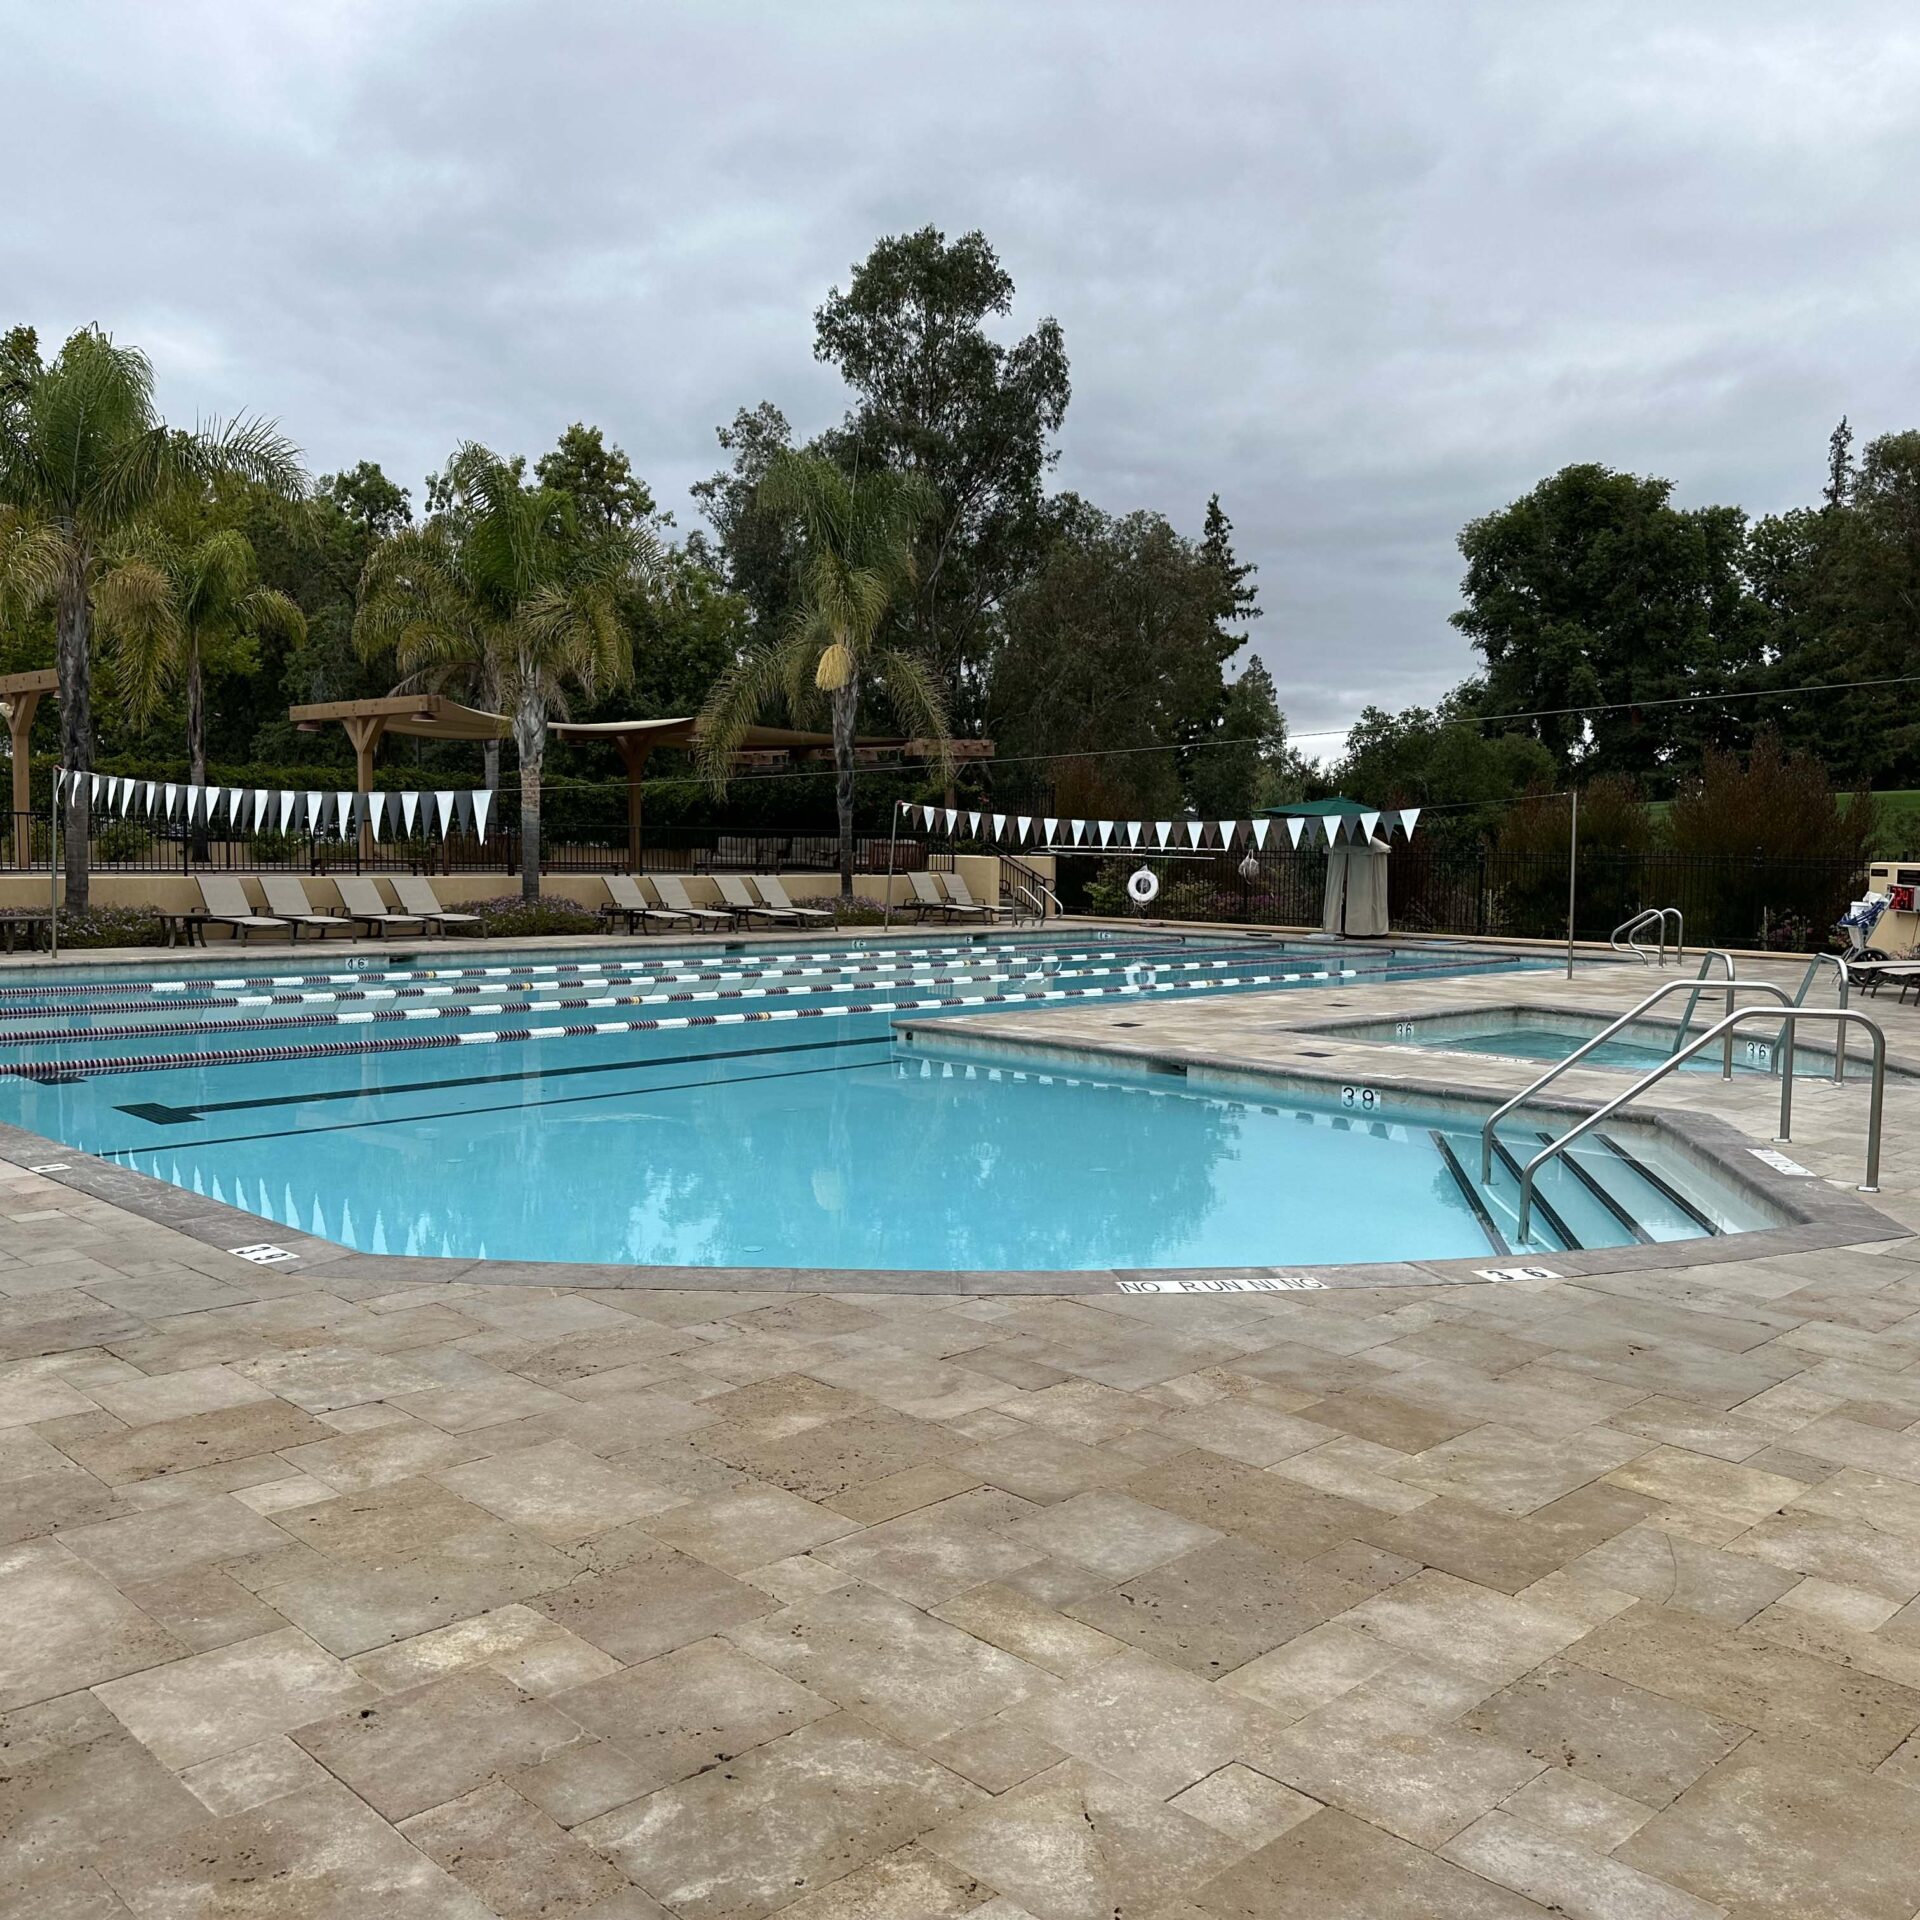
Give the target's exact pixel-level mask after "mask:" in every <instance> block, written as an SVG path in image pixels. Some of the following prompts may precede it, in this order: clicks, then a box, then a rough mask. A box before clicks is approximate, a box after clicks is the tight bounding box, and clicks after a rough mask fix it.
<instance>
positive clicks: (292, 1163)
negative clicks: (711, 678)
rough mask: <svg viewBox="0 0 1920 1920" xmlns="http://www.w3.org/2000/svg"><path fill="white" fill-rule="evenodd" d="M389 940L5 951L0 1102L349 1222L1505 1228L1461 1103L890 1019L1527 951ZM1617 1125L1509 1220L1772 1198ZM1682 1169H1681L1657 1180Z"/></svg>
mask: <svg viewBox="0 0 1920 1920" xmlns="http://www.w3.org/2000/svg"><path fill="white" fill-rule="evenodd" d="M377 959H378V960H379V961H380V962H381V963H382V964H378V965H376V966H375V967H374V968H372V969H367V970H363V969H351V970H349V969H345V968H342V967H341V966H340V965H339V962H338V960H337V959H336V958H335V957H334V956H328V955H325V954H316V956H315V958H314V961H313V964H312V968H311V970H310V971H300V972H295V971H292V970H290V969H287V968H286V966H285V963H283V962H282V963H275V967H274V970H272V971H269V970H268V969H267V968H266V967H264V966H260V965H258V964H254V965H251V966H250V965H249V964H248V962H247V961H246V958H245V956H244V955H238V954H236V955H234V956H232V957H226V956H222V957H220V958H216V959H210V960H207V961H196V963H195V964H194V965H193V966H192V967H191V968H190V969H186V970H183V971H181V972H180V973H179V974H177V975H175V976H172V977H170V978H169V979H166V980H162V981H149V982H144V983H142V982H137V981H135V980H133V979H130V978H128V977H127V976H125V975H124V974H116V975H112V976H108V975H104V974H103V975H100V976H97V977H94V978H85V977H82V978H75V977H74V976H73V975H72V974H71V973H69V972H66V971H64V970H63V971H62V972H60V973H59V974H57V975H54V974H52V973H50V972H49V971H48V970H44V969H43V970H41V971H40V972H39V973H38V974H37V975H35V976H34V977H32V978H27V979H22V978H20V977H19V976H17V975H9V976H7V979H6V983H5V984H4V986H0V1113H3V1114H4V1115H5V1117H6V1118H8V1119H11V1120H13V1121H14V1122H16V1123H17V1124H19V1125H21V1126H23V1127H26V1128H29V1129H31V1130H32V1131H34V1132H36V1133H40V1134H43V1135H46V1136H48V1137H51V1138H53V1139H57V1140H60V1141H62V1142H64V1143H66V1144H68V1145H69V1146H71V1147H74V1148H77V1149H80V1150H83V1151H86V1152H88V1153H92V1154H96V1155H98V1156H100V1157H101V1158H103V1159H106V1160H109V1161H111V1162H114V1163H116V1164H119V1165H123V1166H126V1167H130V1168H134V1169H137V1170H138V1171H140V1172H142V1173H146V1174H149V1175H152V1176H154V1177H157V1178H159V1179H161V1180H164V1181H167V1182H169V1183H171V1184H172V1185H174V1186H176V1187H180V1188H183V1189H185V1190H187V1191H190V1192H193V1193H197V1194H204V1195H206V1196H207V1197H208V1198H210V1199H214V1200H218V1201H221V1202H222V1203H224V1204H228V1205H233V1206H237V1207H241V1208H244V1209H246V1210H248V1211H250V1212H253V1213H256V1214H258V1215H260V1216H262V1217H263V1218H265V1219H267V1220H270V1221H273V1222H276V1223H279V1224H281V1225H283V1226H286V1227H290V1228H297V1229H299V1230H301V1231H304V1232H308V1233H312V1234H315V1235H317V1236H319V1237H321V1238H323V1239H327V1240H332V1241H335V1242H338V1243H340V1244H342V1245H345V1246H349V1247H353V1248H356V1249H358V1250H361V1251H364V1252H370V1253H387V1254H411V1255H443V1256H455V1257H470V1258H489V1259H495V1260H531V1261H577V1262H592V1263H616V1264H627V1265H665V1266H677V1267H713V1268H726V1267H734V1268H738V1267H749V1268H782V1267H786V1268H793V1267H809V1268H831V1267H838V1268H846V1269H854V1270H867V1271H872V1270H880V1269H894V1268H899V1269H926V1270H935V1271H946V1272H955V1271H968V1270H978V1269H1049V1270H1068V1269H1072V1270H1086V1269H1089V1268H1104V1267H1118V1268H1142V1269H1145V1268H1154V1267H1197V1266H1273V1265H1276V1264H1282V1265H1284V1264H1290V1263H1295V1262H1316V1263H1317V1262H1322V1261H1362V1260H1396V1259H1408V1258H1439V1257H1445V1256H1449V1255H1454V1254H1475V1253H1487V1252H1489V1251H1497V1250H1500V1249H1502V1248H1503V1247H1505V1246H1506V1245H1508V1244H1510V1243H1511V1240H1512V1236H1511V1234H1510V1232H1508V1233H1505V1234H1504V1235H1503V1231H1502V1227H1501V1221H1502V1220H1503V1219H1505V1220H1507V1221H1508V1223H1509V1225H1510V1216H1511V1204H1510V1201H1511V1196H1510V1194H1508V1193H1506V1192H1505V1191H1504V1190H1503V1187H1502V1181H1503V1178H1504V1169H1503V1168H1502V1169H1496V1174H1495V1179H1494V1181H1493V1183H1492V1185H1491V1186H1490V1187H1489V1188H1488V1189H1485V1190H1482V1189H1479V1188H1478V1187H1477V1185H1476V1184H1475V1183H1473V1182H1471V1181H1469V1180H1467V1179H1466V1178H1464V1176H1463V1174H1462V1172H1461V1169H1463V1168H1471V1167H1473V1166H1474V1165H1475V1164H1476V1161H1477V1149H1474V1150H1471V1151H1470V1150H1469V1143H1470V1141H1471V1140H1472V1139H1473V1137H1474V1135H1473V1122H1472V1120H1471V1118H1470V1117H1468V1116H1466V1115H1464V1114H1462V1113H1460V1112H1457V1111H1456V1112H1451V1113H1445V1112H1440V1111H1430V1110H1427V1109H1423V1108H1421V1107H1420V1106H1418V1105H1417V1104H1411V1103H1398V1102H1395V1101H1393V1100H1392V1098H1391V1096H1388V1097H1384V1098H1383V1097H1382V1096H1381V1095H1380V1094H1379V1093H1378V1092H1376V1091H1375V1090H1371V1089H1369V1090H1365V1091H1366V1093H1367V1096H1368V1097H1367V1099H1366V1100H1365V1101H1360V1100H1359V1099H1358V1098H1357V1096H1356V1099H1355V1100H1354V1101H1347V1100H1345V1099H1344V1097H1343V1095H1342V1092H1341V1090H1339V1089H1337V1088H1334V1089H1319V1090H1314V1089H1310V1088H1309V1089H1299V1088H1296V1089H1292V1090H1290V1091H1288V1092H1287V1093H1286V1095H1285V1096H1284V1097H1281V1096H1279V1095H1275V1096H1274V1097H1271V1098H1268V1097H1249V1095H1248V1094H1247V1093H1246V1092H1245V1091H1244V1090H1239V1091H1236V1090H1232V1089H1227V1088H1223V1087H1219V1086H1213V1085H1209V1084H1205V1083H1203V1082H1193V1081H1190V1080H1188V1079H1185V1078H1183V1077H1182V1076H1179V1075H1175V1074H1169V1073H1154V1072H1149V1071H1145V1070H1135V1069H1129V1068H1126V1067H1123V1066H1115V1067H1113V1068H1112V1069H1111V1070H1108V1069H1106V1068H1104V1067H1103V1068H1102V1069H1101V1070H1100V1071H1098V1072H1086V1071H1074V1072H1071V1073H1066V1072H1051V1071H1044V1070H1037V1069H1035V1068H1033V1067H1032V1066H1031V1065H1022V1064H1021V1062H1020V1061H1019V1060H1018V1059H1017V1058H1015V1057H1012V1056H1008V1057H1006V1058H995V1059H990V1060H984V1061H983V1060H982V1059H979V1058H975V1057H973V1056H972V1055H971V1054H969V1055H968V1056H967V1057H964V1058H961V1057H956V1056H955V1055H954V1054H953V1053H952V1050H951V1049H949V1050H947V1051H946V1052H944V1053H943V1052H942V1051H940V1049H939V1048H938V1046H937V1044H936V1045H935V1048H934V1050H933V1051H932V1052H929V1051H928V1044H927V1042H926V1040H925V1039H924V1037H921V1036H905V1037H903V1036H900V1035H899V1034H897V1033H896V1031H895V1024H896V1021H897V1019H898V1018H899V1017H900V1016H901V1015H906V1014H912V1015H934V1014H937V1015H940V1016H946V1015H951V1014H956V1013H967V1012H971V1011H989V1010H992V1009H995V1008H1001V1007H1018V1006H1022V1005H1034V1004H1049V1005H1055V1004H1059V1003H1061V1002H1067V1003H1072V1002H1075V1001H1081V1000H1086V1001H1095V1002H1097V1001H1100V1000H1107V999H1121V998H1125V999H1133V1000H1140V1001H1146V1000H1150V999H1152V998H1155V997H1159V996H1173V997H1178V998H1182V999H1191V998H1194V997H1197V996H1204V995H1208V994H1228V993H1238V992H1247V991H1259V990H1268V991H1271V990H1275V989H1291V988H1300V989H1312V988H1316V987H1327V986H1330V985H1341V986H1359V985H1365V984H1368V983H1369V982H1378V981H1383V980H1391V979H1401V978H1410V977H1421V976H1423V975H1438V974H1442V973H1446V974H1454V973H1460V972H1476V971H1488V970H1503V969H1505V968H1506V967H1509V966H1511V965H1512V964H1513V963H1511V962H1505V961H1502V960H1500V959H1498V958H1497V957H1490V956H1473V955H1464V956H1463V955H1458V954H1454V955H1446V954H1442V953H1438V952H1436V951H1435V950H1431V949H1419V948H1409V949H1398V950H1393V949H1387V948H1368V949H1354V948H1349V947H1343V946H1338V945H1327V944H1321V943H1314V942H1301V943H1294V944H1289V943H1285V942H1278V941H1260V940H1253V941H1247V940H1232V939H1222V940H1199V939H1187V940H1169V939H1167V938H1165V937H1162V936H1158V935H1141V936H1115V937H1108V938H1088V937H1087V936H1085V935H1079V934H1076V935H1052V936H1048V937H1045V938H1038V937H1034V936H1026V937H1006V936H1002V937H996V938H987V939H961V940H954V939H929V938H927V937H925V936H915V937H911V938H909V939H908V940H906V941H904V942H893V943H886V942H877V941H876V942H872V943H869V944H864V945H861V946H858V947H821V948H818V949H808V948H799V949H796V948H792V947H785V948H772V947H754V948H747V947H744V946H737V945H736V946H729V947H726V948H714V949H712V950H700V951H689V950H684V949H675V948H667V947H664V946H657V947H654V948H652V949H648V948H642V947H638V946H626V947H620V948H609V949H596V950H594V951H592V952H590V953H580V954H568V955H566V956H564V957H556V956H555V955H553V954H551V953H542V954H540V955H537V956H533V955H526V956H505V957H502V956H497V955H495V954H491V953H482V954H479V955H475V956H471V957H469V956H464V955H455V954H451V953H442V954H431V953H421V954H417V955H416V954H406V955H401V954H395V955H391V956H388V955H381V956H377ZM1347 1091H1348V1092H1349V1093H1352V1092H1353V1091H1354V1090H1351V1089H1349V1090H1347ZM1522 1138H1524V1137H1523V1136H1522ZM1624 1139H1625V1136H1624V1135H1623V1136H1622V1141H1621V1142H1617V1143H1608V1142H1600V1143H1596V1144H1595V1145H1594V1147H1593V1148H1592V1149H1591V1150H1590V1152H1589V1154H1588V1155H1586V1156H1583V1158H1584V1159H1585V1161H1586V1162H1587V1164H1586V1165H1585V1166H1584V1167H1583V1166H1580V1165H1576V1167H1574V1168H1570V1169H1560V1168H1556V1169H1554V1170H1553V1171H1552V1173H1550V1175H1549V1177H1548V1180H1547V1181H1546V1182H1545V1183H1544V1184H1543V1187H1542V1194H1543V1198H1544V1199H1545V1200H1546V1201H1547V1205H1546V1207H1545V1208H1543V1209H1542V1216H1543V1224H1542V1226H1541V1228H1540V1231H1539V1232H1538V1234H1537V1235H1536V1236H1535V1238H1534V1239H1533V1240H1532V1241H1531V1242H1530V1243H1529V1244H1530V1245H1531V1246H1533V1247H1536V1248H1539V1247H1546V1248H1551V1247H1554V1246H1568V1245H1580V1246H1596V1245H1611V1244H1619V1243H1621V1242H1622V1241H1624V1240H1628V1239H1642V1240H1644V1239H1659V1238H1668V1237H1690V1236H1692V1235H1696V1234H1701V1233H1706V1232H1709V1231H1718V1230H1722V1229H1724V1228H1729V1227H1733V1228H1737V1227H1741V1226H1747V1225H1755V1224H1762V1221H1761V1218H1760V1216H1759V1215H1758V1214H1757V1213H1753V1212H1752V1211H1751V1209H1748V1210H1747V1211H1742V1207H1743V1204H1744V1203H1742V1202H1741V1201H1740V1200H1739V1197H1738V1195H1737V1194H1735V1193H1733V1192H1732V1191H1731V1190H1729V1191H1728V1192H1727V1193H1725V1194H1718V1193H1715V1194H1708V1195H1705V1196H1704V1197H1703V1195H1702V1191H1701V1188H1700V1183H1699V1181H1698V1179H1697V1177H1695V1176H1694V1175H1692V1174H1690V1173H1688V1172H1686V1171H1685V1170H1683V1169H1682V1168H1681V1167H1679V1166H1678V1165H1677V1164H1675V1165H1673V1166H1669V1167H1666V1168H1665V1169H1664V1171H1663V1170H1662V1169H1661V1168H1660V1167H1658V1166H1656V1165H1654V1164H1652V1163H1651V1162H1650V1161H1649V1160H1648V1158H1647V1154H1648V1153H1651V1152H1652V1149H1651V1148H1644V1143H1643V1146H1642V1147H1634V1148H1632V1149H1630V1150H1629V1149H1627V1148H1625V1146H1624ZM1643 1149H1644V1150H1643ZM1656 1157H1657V1156H1656ZM1682 1181H1686V1182H1689V1183H1690V1188H1689V1197H1688V1199H1687V1202H1686V1204H1685V1205H1680V1204H1676V1203H1675V1201H1674V1200H1673V1199H1672V1198H1670V1197H1669V1196H1670V1194H1671V1193H1673V1192H1677V1191H1678V1188H1679V1183H1681V1182H1682ZM1688 1207H1691V1208H1693V1212H1692V1213H1689V1211H1688Z"/></svg>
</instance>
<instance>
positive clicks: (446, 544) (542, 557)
mask: <svg viewBox="0 0 1920 1920" xmlns="http://www.w3.org/2000/svg"><path fill="white" fill-rule="evenodd" d="M523 472H524V463H522V462H518V461H507V460H502V459H501V458H500V457H499V456H498V455H497V454H494V453H490V452H489V451H488V450H487V449H486V448H485V447H481V446H475V445H474V444H472V443H471V442H468V443H467V444H465V445H463V446H461V447H460V448H459V450H458V451H457V452H456V453H455V454H454V456H453V458H452V459H451V460H450V461H449V462H448V463H447V468H446V472H445V474H444V475H442V476H438V483H439V486H440V489H441V498H442V499H443V500H444V501H445V502H446V509H445V511H443V512H440V513H438V514H435V515H432V516H430V517H429V519H428V520H427V522H426V523H425V524H424V525H423V526H421V527H418V528H407V529H404V530H402V531H401V532H399V533H396V534H394V535H392V536H391V537H390V538H389V539H387V540H384V541H382V542H381V543H380V545H379V546H377V547H376V548H375V549H374V551H373V556H372V558H371V560H370V561H369V562H368V565H367V574H366V581H365V590H364V595H363V600H362V605H361V610H360V618H359V622H358V625H357V627H356V637H357V639H358V642H359V644H360V646H361V648H362V649H363V651H365V652H366V653H367V654H368V655H369V656H374V657H379V656H382V655H385V654H387V653H389V652H390V653H391V654H392V655H393V657H394V659H395V661H396V663H397V664H398V666H399V668H400V671H401V672H402V673H403V674H405V675H407V676H409V677H410V678H412V679H414V680H416V681H419V682H427V683H430V682H432V681H434V680H435V679H436V678H437V677H439V676H443V675H446V674H448V673H467V674H477V675H479V676H480V677H481V678H483V679H484V680H485V681H486V682H487V683H488V684H490V685H491V686H493V687H495V688H497V689H498V693H499V697H500V699H501V701H502V702H503V704H504V705H505V706H506V708H507V710H508V712H509V713H510V715H511V717H512V722H513V742H514V748H515V751H516V753H517V754H518V756H519V762H520V886H521V892H522V893H523V895H524V896H525V897H526V898H527V899H529V900H533V899H536V898H538V896H539V892H540V796H541V780H542V774H543V770H544V767H545V764H546V750H547V724H548V720H549V718H550V716H551V715H553V714H554V713H556V712H557V713H560V714H564V713H565V712H566V710H567V705H566V703H567V698H568V695H569V694H570V692H571V691H572V690H573V689H574V688H576V687H577V688H578V689H580V691H581V692H583V693H585V694H587V695H591V694H593V693H594V692H595V691H596V690H597V689H598V688H599V687H602V686H614V685H620V684H623V683H624V682H625V681H626V679H627V678H628V677H629V675H630V674H631V672H632V665H633V656H632V643H631V641H630V639H629V637H628V635H627V633H626V631H625V629H624V627H623V625H622V622H621V616H620V606H621V594H622V591H623V589H625V588H626V587H627V586H629V585H630V584H631V583H632V582H633V581H634V580H635V579H636V578H637V577H639V576H641V575H643V574H646V573H648V572H650V571H651V569H652V567H653V565H654V560H655V548H654V542H653V539H652V537H651V535H649V534H648V533H646V532H645V531H644V530H642V529H640V528H638V527H624V528H622V527H612V528H602V529H599V530H597V531H594V532H591V533H589V532H588V531H586V530H585V529H583V528H582V527H581V525H580V522H579V517H578V514H577V512H576V510H575V507H574V503H573V500H572V497H571V496H570V495H569V494H566V493H564V492H562V491H561V490H560V489H558V488H556V487H547V486H541V487H530V486H527V485H526V484H525V483H524V481H523V479H522V474H523Z"/></svg>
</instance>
